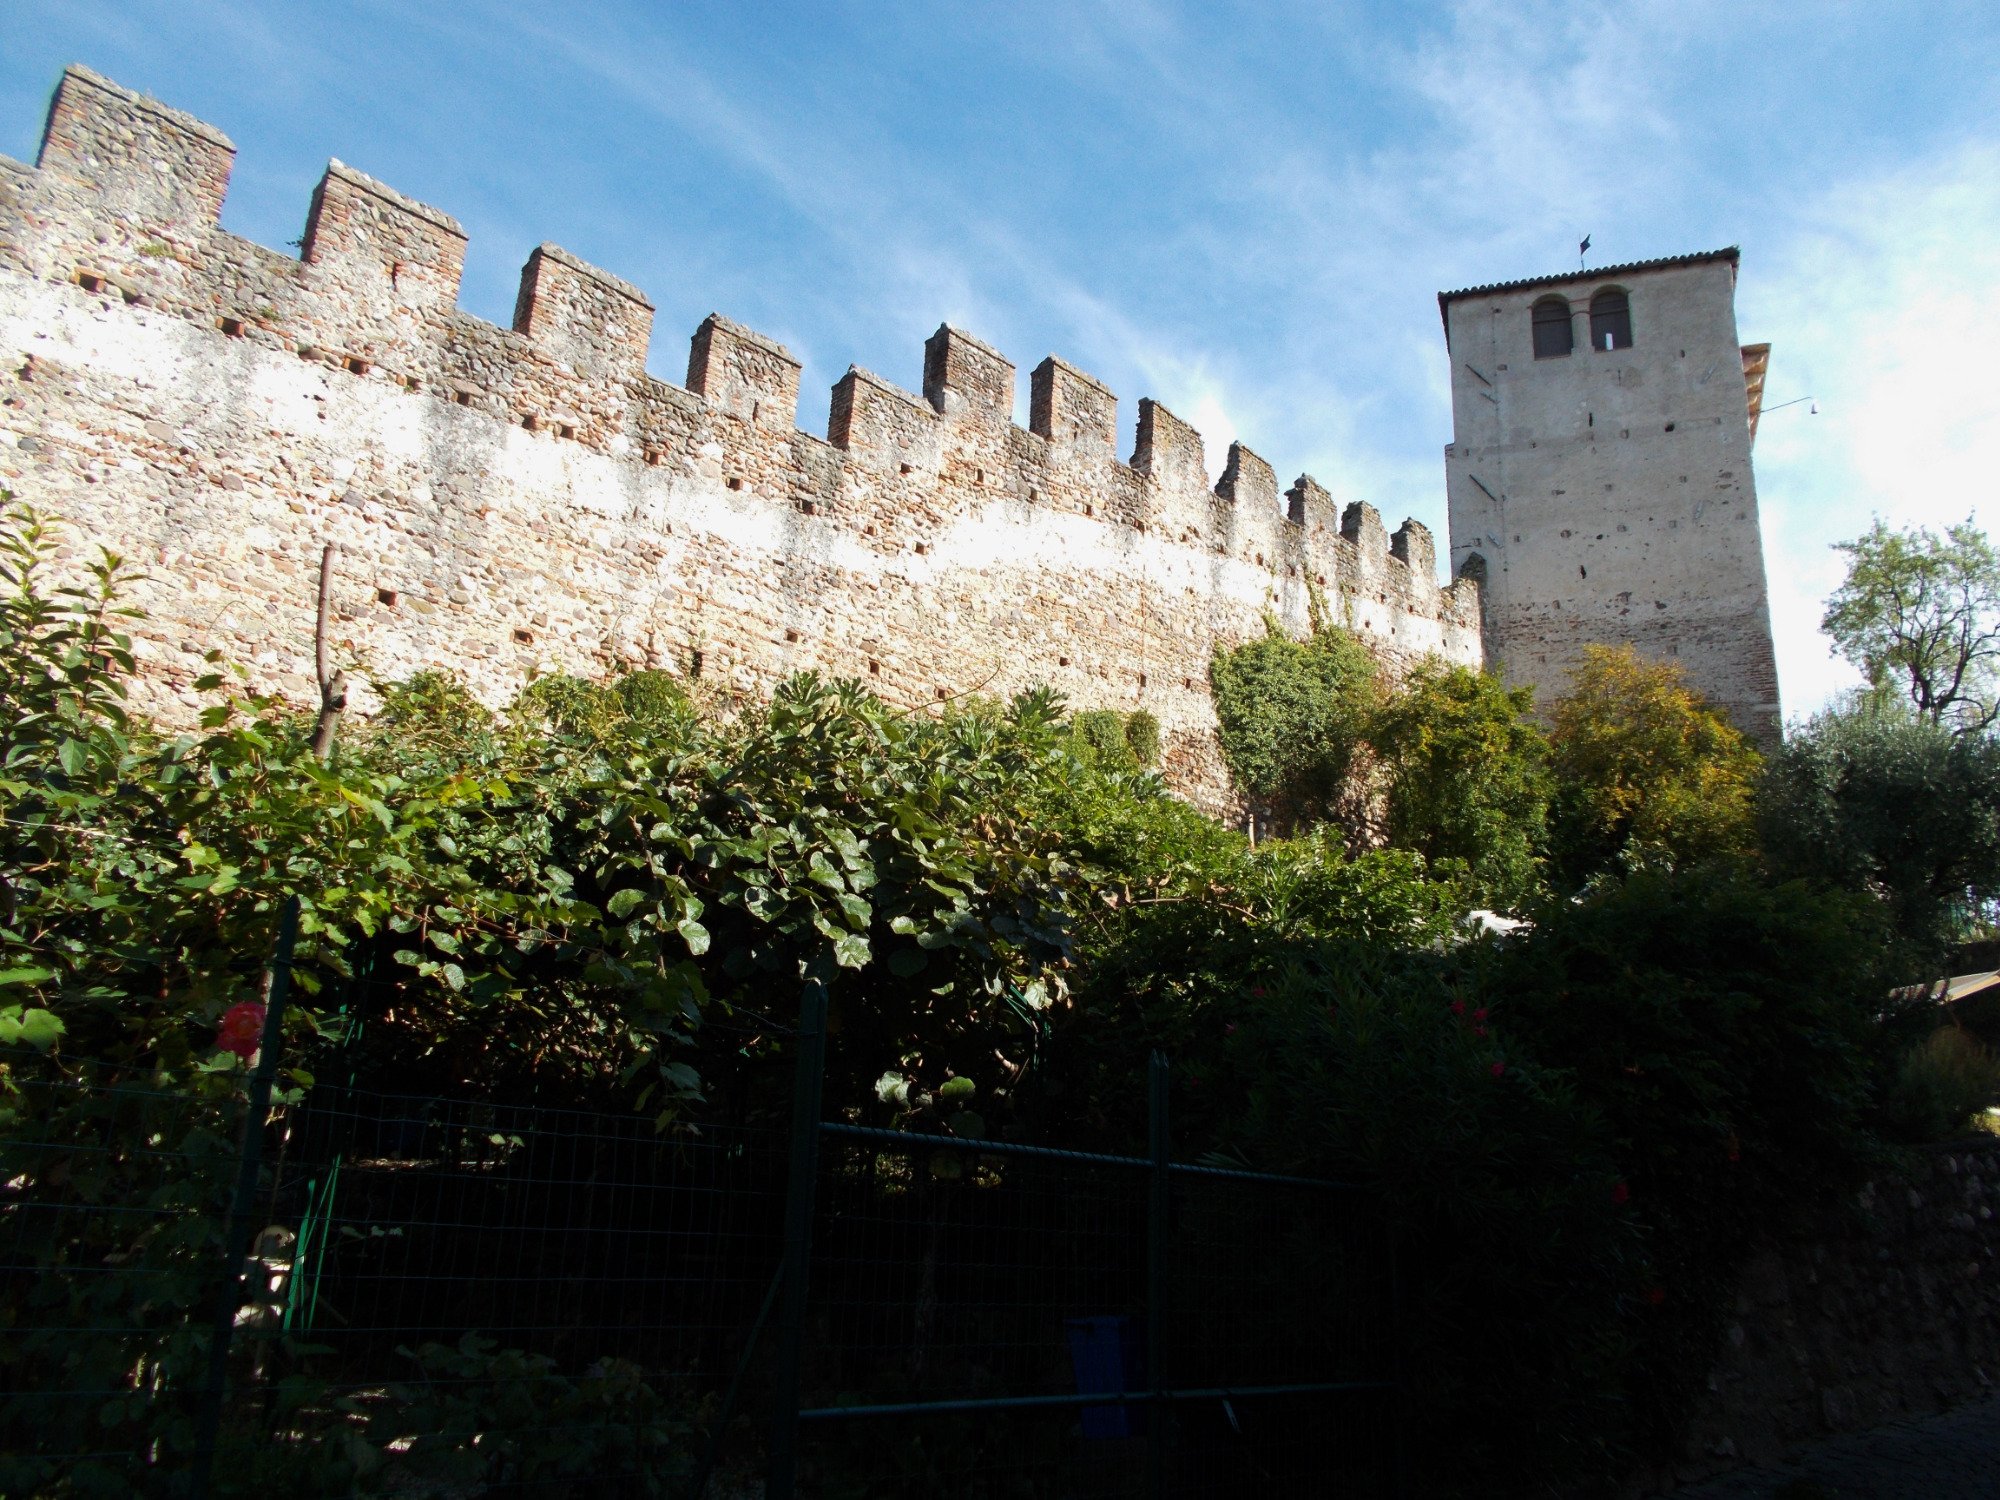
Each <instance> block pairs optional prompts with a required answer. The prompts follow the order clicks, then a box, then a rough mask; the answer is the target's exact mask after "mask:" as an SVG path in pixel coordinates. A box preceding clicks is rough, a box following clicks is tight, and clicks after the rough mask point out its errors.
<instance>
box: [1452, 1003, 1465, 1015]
mask: <svg viewBox="0 0 2000 1500" xmlns="http://www.w3.org/2000/svg"><path fill="white" fill-rule="evenodd" d="M1451 1013H1452V1014H1453V1015H1455V1016H1462V1015H1464V1014H1465V1002H1464V1001H1463V1000H1454V1001H1452V1002H1451Z"/></svg>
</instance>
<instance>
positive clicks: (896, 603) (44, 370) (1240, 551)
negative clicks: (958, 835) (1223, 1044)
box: [0, 68, 1481, 810]
mask: <svg viewBox="0 0 2000 1500" xmlns="http://www.w3.org/2000/svg"><path fill="white" fill-rule="evenodd" d="M234 155H235V148H234V147H233V146H232V145H231V144H230V142H229V140H228V139H227V138H226V137H225V136H223V135H222V134H221V133H220V132H219V131H217V130H215V129H214V128H212V127H210V126H208V125H205V124H203V123H202V122H200V121H199V120H195V119H193V118H191V117H189V116H187V115H184V114H181V113H179V112H177V111H174V110H171V109H168V108H166V107H165V106H163V105H161V104H158V103H155V102H154V101H152V100H150V99H146V98H143V97H141V96H140V95H137V94H134V93H132V92H130V91H128V90H125V89H122V88H119V87H117V86H116V85H114V84H112V83H111V82H109V81H108V80H106V79H103V78H100V77H98V76H97V75H96V74H93V73H91V72H89V71H88V70H86V69H82V68H71V69H69V70H68V71H67V72H66V73H65V74H64V75H63V78H62V81H61V83H60V85H59V86H58V88H57V91H56V94H55V98H54V101H53V103H52V105H51V107H50V111H49V117H48V125H47V130H46V133H45V135H44V137H43V141H42V147H41V152H40V156H39V159H38V161H37V164H36V165H35V166H34V167H32V168H31V167H27V166H24V165H22V164H21V163H18V162H14V161H11V160H8V159H6V158H0V360H4V365H0V386H3V387H4V395H0V401H4V405H0V484H4V485H6V486H8V487H10V488H12V489H14V490H15V491H16V492H17V495H18V496H19V497H20V498H22V499H25V500H29V501H32V502H33V503H34V504H36V505H37V506H38V507H40V508H42V509H44V510H46V511H49V512H53V513H55V514H58V515H60V516H62V517H64V518H66V519H67V520H69V521H71V522H72V523H74V524H75V525H76V526H77V528H78V529H79V531H80V534H81V537H82V538H83V540H85V541H86V542H89V543H100V542H101V543H103V544H105V545H108V546H111V547H113V548H115V549H116V550H117V551H119V552H121V553H123V554H124V555H126V556H127V557H128V558H130V559H132V560H133V561H134V562H135V563H137V564H139V565H141V566H142V567H143V568H144V569H145V570H146V572H147V573H149V574H150V579H149V581H147V582H146V583H144V584H143V585H141V586H140V588H139V589H138V591H137V598H136V601H135V602H137V603H139V604H141V605H142V606H143V607H144V608H145V610H146V611H147V614H148V618H147V619H146V620H145V621H144V622H143V623H142V624H141V625H139V627H138V629H137V632H136V633H137V641H136V645H137V648H138V652H139V655H140V657H141V660H142V662H143V663H144V674H145V678H146V688H147V691H148V692H149V693H150V694H151V696H152V699H153V705H154V706H155V707H159V708H163V709H165V710H166V711H168V712H169V713H178V714H180V715H181V716H183V717H185V716H186V714H187V713H188V711H189V706H191V705H192V704H193V702H194V695H193V693H192V691H191V689H190V688H189V686H188V684H189V683H190V682H191V681H192V679H193V678H194V677H195V676H196V675H198V674H199V672H201V671H202V670H204V665H203V663H202V658H201V654H200V653H201V652H203V651H204V650H206V649H208V648H210V647H217V646H219V647H221V648H222V649H223V650H224V651H225V652H226V653H227V654H229V655H231V656H232V657H234V658H235V659H237V660H239V661H241V662H242V663H243V664H244V665H245V666H246V667H248V668H249V670H250V672H251V682H252V685H253V686H255V687H257V688H260V689H263V690H268V691H276V692H279V693H283V694H286V695H289V696H291V697H293V698H296V699H299V700H301V701H305V700H307V699H310V698H311V696H312V687H311V683H310V681H309V673H310V669H311V665H310V664H311V642H310V635H311V617H312V607H311V600H312V596H313V590H314V582H313V575H314V570H315V568H316V566H317V560H318V557H319V553H320V549H321V547H322V546H323V544H325V543H326V542H329V541H331V542H334V543H337V544H338V545H339V547H340V549H341V558H342V562H341V569H340V577H339V587H338V592H337V596H336V606H337V615H338V619H339V621H340V636H341V648H342V650H344V651H346V652H348V653H350V654H351V656H352V658H353V659H354V661H355V662H356V664H357V665H358V666H359V667H360V669H361V671H362V673H363V674H365V675H366V676H367V677H370V678H373V679H374V680H375V681H377V682H387V681H393V680H395V679H397V678H398V677H402V676H406V675H408V674H409V673H411V672H413V671H415V670H417V669H418V668H420V667H425V666H435V665H443V666H448V667H450V668H452V669H454V670H456V671H457V672H459V673H461V674H462V675H463V676H464V677H465V678H466V680H467V681H468V682H469V683H470V684H471V685H472V687H473V688H474V690H475V691H477V692H478V693H479V694H480V695H481V696H482V697H484V698H487V699H489V700H491V701H495V702H498V701H501V700H504V699H506V698H507V697H509V696H511V695H512V693H513V692H514V691H515V690H516V689H517V688H518V687H519V686H520V685H521V684H522V683H523V682H524V681H525V680H527V679H528V678H529V677H530V676H531V675H532V674H534V673H536V672H541V671H554V670H560V671H571V672H583V673H590V672H602V671H606V670H609V669H611V668H613V667H615V666H616V665H617V664H620V663H630V664H643V665H651V666H657V667H663V668H666V669H669V670H671V671H674V672H676V673H680V674H683V675H687V676H697V675H698V676H700V677H702V678H703V679H705V680H708V681H711V682H718V681H719V682H720V683H721V684H722V685H723V686H724V687H726V688H727V689H728V690H730V691H733V692H737V693H741V694H743V695H746V696H748V695H755V694H758V693H760V692H762V691H764V690H766V689H768V688H769V687H770V686H771V685H772V684H773V683H775V682H776V681H778V680H779V679H781V678H782V677H783V676H785V675H786V674H788V673H791V672H793V671H796V670H799V669H802V668H816V669H818V670H820V671H823V672H826V673H831V674H836V675H842V676H852V677H856V678H859V679H861V680H862V681H863V682H865V683H867V684H868V685H869V686H870V687H872V688H874V689H875V690H876V691H877V692H879V693H880V694H882V695H883V696H884V697H885V698H887V699H889V700H891V701H893V702H897V703H902V704H907V705H912V706H916V705H925V704H934V703H936V702H938V701H939V700H944V699H949V698H952V697H955V696H957V695H960V694H966V693H973V692H985V693H1006V692H1009V691H1012V690H1015V689H1019V688H1023V687H1027V686H1030V685H1032V684H1036V683H1048V684H1050V685H1052V686H1054V687H1056V688H1057V689H1059V690H1061V691H1062V692H1063V693H1064V694H1066V695H1067V696H1068V697H1069V699H1070V701H1071V702H1072V703H1074V704H1076V705H1077V706H1080V707H1115V708H1121V709H1135V708H1142V707H1143V708H1146V709H1149V710H1151V711H1152V712H1153V713H1154V714H1155V715H1157V716H1158V718H1159V720H1160V724H1161V728H1162V740H1163V744H1164V770H1165V773H1166V775H1167V777H1168V780H1169V782H1170V783H1171V784H1172V785H1173V786H1174V787H1175V788H1176V789H1177V790H1179V791H1181V792H1182V793H1184V794H1186V795H1188V796H1190V797H1191V798H1193V799H1194V800H1195V801H1197V802H1198V803H1201V804H1202V805H1204V806H1207V807H1210V808H1212V809H1217V810H1220V809H1223V808H1225V807H1227V806H1228V805H1230V803H1231V801H1232V798H1231V794H1230V792H1229V787H1228V779H1227V775H1226V773H1225V771H1224V768H1223V766H1222V764H1221V761H1220V757H1219V755H1218V752H1217V749H1216V742H1215V716H1214V711H1213V708H1212V706H1211V704H1210V702H1209V698H1208V663H1209V659H1210V656H1211V654H1212V653H1213V651H1214V649H1215V648H1216V647H1217V646H1219V645H1229V644H1233V643H1236V642H1239V641H1242V640H1245V639H1249V638H1252V637H1254V636H1256V635H1258V634H1260V633H1261V632H1262V631H1263V629H1264V623H1263V622H1264V619H1265V616H1266V613H1267V612H1269V613H1270V614H1272V615H1274V616H1275V617H1276V618H1278V619H1279V620H1280V621H1282V622H1283V623H1284V625H1286V626H1287V627H1288V628H1291V629H1294V630H1298V631H1303V630H1304V629H1305V628H1306V627H1307V620H1308V608H1309V605H1308V598H1309V593H1310V592H1311V591H1313V590H1323V591H1324V595H1325V597H1326V599H1327V600H1328V601H1329V606H1330V609H1331V611H1332V612H1333V614H1334V617H1335V618H1337V619H1341V620H1342V621H1344V622H1345V623H1346V624H1348V625H1349V626H1351V627H1352V628H1354V629H1355V630H1357V631H1358V632H1360V634H1361V635H1362V636H1363V638H1364V639H1365V640H1367V641H1368V643H1369V644H1370V645H1371V647H1373V648H1374V650H1375V651H1376V652H1377V653H1378V655H1379V656H1380V657H1381V658H1382V659H1383V660H1384V662H1385V663H1386V664H1387V665H1389V666H1390V667H1391V668H1392V669H1400V668H1402V667H1406V666H1407V665H1409V664H1411V663H1412V662H1414V661H1416V660H1419V659H1421V658H1423V657H1425V656H1427V655H1437V656H1441V657H1443V658H1445V659H1447V660H1450V661H1454V662H1464V663H1470V664H1477V663H1478V662H1479V661H1480V660H1481V645H1480V614H1479V611H1480V605H1479V597H1478V588H1477V585H1476V583H1474V582H1473V581H1471V580H1469V579H1468V580H1463V581H1460V582H1457V583H1454V584H1452V585H1451V586H1450V587H1447V588H1440V587H1439V586H1438V584H1437V579H1436V563H1435V557H1434V550H1433V546H1432V540H1431V536H1430V533H1429V532H1428V531H1427V530H1426V529H1425V528H1424V527H1422V526H1420V525H1418V524H1417V523H1415V522H1414V521H1406V522H1404V523H1403V525H1402V526H1401V527H1400V528H1399V529H1398V530H1397V531H1396V532H1395V534H1394V535H1393V536H1390V535H1388V534H1387V533H1386V532H1385V531H1384V529H1383V526H1382V521H1381V517H1380V516H1379V515H1378V514H1377V513H1376V511H1375V510H1374V509H1373V508H1371V507H1370V506H1367V505H1365V504H1352V505H1349V506H1347V507H1346V509H1345V511H1344V512H1343V513H1340V514H1338V515H1336V513H1335V509H1334V506H1333V504H1332V502H1331V500H1330V499H1329V497H1328V494H1327V492H1326V490H1325V489H1324V488H1323V487H1322V486H1321V485H1319V484H1318V483H1316V482H1315V481H1314V480H1313V479H1311V478H1310V477H1306V476H1301V477H1300V478H1299V479H1298V480H1297V481H1295V482H1294V483H1293V484H1292V485H1291V486H1290V488H1289V489H1287V490H1285V491H1284V492H1283V493H1281V492H1280V489H1279V485H1278V481H1277V476H1276V474H1275V472H1274V471H1273V470H1272V468H1271V466H1270V464H1268V463H1267V462H1265V460H1264V459H1262V458H1260V457H1259V456H1258V455H1257V454H1255V453H1253V452H1251V451H1250V450H1249V449H1248V448H1245V447H1243V446H1242V445H1241V444H1234V445H1232V446H1231V448H1230V450H1229V457H1228V462H1227V465H1226V468H1225V470H1224V472H1223V476H1222V479H1221V481H1220V483H1218V484H1217V485H1215V486H1214V487H1213V489H1211V488H1210V486H1209V483H1208V479H1207V472H1206V467H1205V463H1204V456H1203V453H1202V445H1201V438H1200V436H1199V434H1197V433H1196V432H1195V431H1194V430H1193V429H1192V428H1190V427H1189V426H1188V425H1187V424H1185V423H1183V422H1182V421H1180V420H1179V419H1178V418H1177V417H1175V416H1174V415H1173V414H1172V413H1171V412H1169V411H1168V410H1167V409H1166V408H1165V407H1163V406H1161V405H1160V404H1159V403H1158V402H1155V401H1150V400H1148V401H1141V402H1140V403H1139V421H1138V441H1137V447H1136V451H1135V452H1134V453H1133V455H1132V457H1131V459H1130V461H1129V462H1126V461H1121V460H1120V459H1119V458H1118V456H1117V453H1116V451H1115V449H1114V446H1113V445H1114V442H1115V437H1116V420H1117V398H1116V397H1115V396H1113V394H1112V393H1111V392H1110V391H1108V390H1107V389H1105V388H1104V386H1103V385H1101V384H1099V383H1098V382H1097V381H1096V380H1094V379H1092V378H1091V377H1090V376H1089V375H1087V374H1085V373H1084V372H1083V371H1081V370H1078V369H1076V368H1074V367H1072V366H1070V365H1068V364H1066V363H1064V362H1063V361H1062V360H1060V359H1056V358H1053V357H1052V358H1049V359H1046V360H1044V361H1043V362H1042V363H1041V364H1040V365H1039V366H1037V367H1036V369H1035V370H1034V372H1033V374H1032V375H1031V377H1030V388H1031V402H1030V410H1031V416H1030V419H1029V424H1028V429H1027V430H1026V431H1023V430H1022V429H1020V428H1019V427H1017V426H1015V425H1014V423H1013V421H1012V420H1011V416H1012V411H1013V404H1014V380H1015V371H1014V366H1013V365H1012V364H1010V363H1009V362H1008V361H1007V360H1006V359H1005V358H1004V357H1003V356H1002V355H1000V354H998V353H996V352H995V351H994V350H992V349H990V348H988V347H987V346H986V345H985V344H983V343H981V342H980V341H979V340H978V339H975V338H973V337H971V336H970V335H968V334H965V333H962V332H960V331H958V330H957V329H954V328H949V327H943V328H940V329H939V330H938V331H937V333H936V334H935V335H933V336H932V337H931V339H930V341H929V342H928V343H927V344H926V346H925V349H924V367H923V368H924V379H923V387H924V388H923V393H922V394H921V395H915V394H912V393H910V392H907V391H903V390H899V389H897V388H896V387H895V386H893V385H890V384H889V383H888V382H886V381H884V380H881V379H879V378H877V377H876V376H874V375H871V374H869V373H868V372H867V371H865V370H861V369H850V370H849V371H848V373H847V374H846V375H845V376H844V377H843V378H842V379H841V380H840V382H839V383H838V384H837V385H836V386H835V387H834V389H833V398H832V405H831V411H830V414H829V417H828V421H827V434H826V437H825V438H824V439H821V438H818V437H815V436H812V435H811V434H809V433H806V432H802V431H801V430H800V429H799V427H798V425H797V421H796V418H797V408H798V382H799V362H798V361H797V360H796V359H794V358H793V357H792V355H791V354H789V353H788V352H787V351H786V350H785V349H784V348H783V347H782V346H780V345H778V344H777V343H775V342H773V341H772V340H770V339H768V338H765V337H763V336H761V335H759V334H757V333H754V332H752V331H751V330H750V329H747V328H743V327H740V326H738V325H737V324H735V323H732V322H730V321H729V320H728V319H726V318H723V317H721V316H713V317H710V318H708V319H706V320H705V321H704V322H703V323H702V325H701V327H700V328H699V329H697V330H696V331H695V334H694V339H693V343H692V346H691V348H690V351H689V356H688V367H687V379H686V384H685V385H684V386H677V385H672V384H669V383H668V382H666V381H663V380H659V379H656V378H655V377H653V376H652V375H650V374H648V373H647V371H646V368H645V360H646V352H647V346H648V342H649V340H650V337H651V333H652V320H653V309H652V305H651V304H650V303H649V302H648V301H647V300H646V297H645V295H644V294H643V293H641V292H640V291H639V290H638V289H636V288H635V287H632V286H629V285H627V284H626V283H625V282H623V281H620V280H619V279H618V278H617V277H615V276H612V275H610V274H608V273H606V272H604V271H601V270H598V269H597V268H595V267H593V266H589V265H586V264H584V263H583V262H582V261H580V260H578V259H577V258H576V257H575V256H573V255H570V254H569V253H567V252H566V251H563V250H561V249H558V248H557V247H556V246H554V245H543V246H542V247H541V248H540V249H538V250H537V251H535V252H534V254H533V255H532V256H530V257H529V260H528V264H527V267H526V269H525V270H524V271H523V272H522V276H521V290H520V298H519V301H518V303H517V305H516V308H515V314H514V326H513V327H512V328H499V327H496V326H494V325H493V324H490V323H487V322H484V321H482V320H480V319H478V318H474V317H470V316H468V315H466V314H465V313H463V312H460V311H459V309H458V307H457V305H456V299H457V294H458V286H459V274H460V270H461V267H462V265H463V259H464V251H465V235H464V233H463V232H462V231H461V230H460V228H459V226H458V224H457V223H456V222H455V221H454V220H452V219H451V218H450V217H449V216H447V215H445V214H443V213H440V212H439V211H437V210H436V209H433V208H428V207H426V206H425V205H423V204H421V203H415V202H412V201H411V200H409V199H407V198H405V197H403V196H401V195H400V194H398V193H396V192H394V191H392V190H391V189H389V188H387V187H385V186H384V185H382V184H381V183H379V182H376V181H374V180H373V179H371V178H369V177H366V176H364V175H362V174H361V173H360V172H357V171H355V170H353V169H352V168H350V167H347V166H344V165H342V164H341V163H339V162H333V163H331V164H330V165H329V166H328V167H327V170H326V175H325V177H324V179H323V180H322V181H321V183H320V185H319V187H318V189H317V190H316V191H315V192H314V194H313V198H312V204H311V207H310V210H309V212H308V214H307V218H306V229H305V236H304V240H303V242H302V251H301V253H300V255H299V256H298V257H297V258H296V259H295V258H293V257H292V256H289V255H285V254H281V253H278V252H275V251H272V250H268V249H266V248H264V247H263V246H261V245H256V244H252V243H251V242H249V241H247V240H244V239H242V238H240V237H239V236H237V235H234V234H231V233H229V232H228V231H226V230H224V229H222V228H221V227H220V226H219V223H218V219H219V216H220V213H221V208H222V200H223V194H224V192H225V190H226V188H227V186H228V181H229V173H230V166H231V162H232V159H233V157H234ZM362 706H364V707H365V706H366V702H365V697H364V699H363V701H362Z"/></svg>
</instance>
